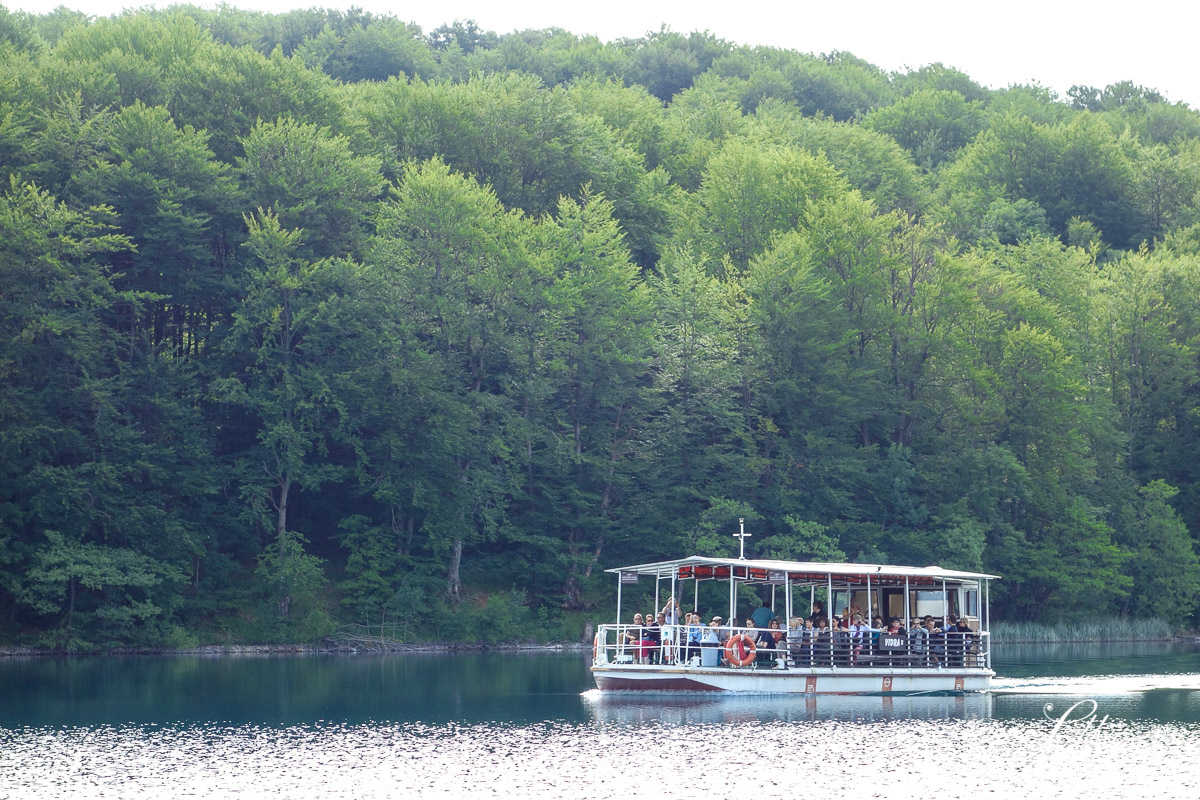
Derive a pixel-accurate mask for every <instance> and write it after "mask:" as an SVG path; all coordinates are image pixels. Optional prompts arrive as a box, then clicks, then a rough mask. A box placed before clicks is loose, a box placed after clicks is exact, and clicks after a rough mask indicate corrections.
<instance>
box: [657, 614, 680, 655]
mask: <svg viewBox="0 0 1200 800" xmlns="http://www.w3.org/2000/svg"><path fill="white" fill-rule="evenodd" d="M656 624H657V625H658V630H659V635H660V640H661V642H662V649H661V650H660V651H659V662H660V663H663V664H670V663H671V662H673V661H674V660H675V652H674V648H675V628H673V627H672V626H670V625H668V624H667V615H666V614H664V613H663V612H661V611H660V612H658V619H657V621H656Z"/></svg>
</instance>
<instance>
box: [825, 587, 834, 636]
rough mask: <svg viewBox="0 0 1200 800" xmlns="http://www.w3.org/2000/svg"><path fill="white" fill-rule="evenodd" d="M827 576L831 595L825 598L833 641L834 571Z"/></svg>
mask: <svg viewBox="0 0 1200 800" xmlns="http://www.w3.org/2000/svg"><path fill="white" fill-rule="evenodd" d="M825 578H826V579H827V580H828V581H829V588H828V589H827V591H828V593H829V596H828V597H826V598H825V613H826V614H828V615H829V630H830V632H831V634H830V635H831V638H830V641H833V639H832V631H833V573H832V572H830V573H827V574H826V575H825Z"/></svg>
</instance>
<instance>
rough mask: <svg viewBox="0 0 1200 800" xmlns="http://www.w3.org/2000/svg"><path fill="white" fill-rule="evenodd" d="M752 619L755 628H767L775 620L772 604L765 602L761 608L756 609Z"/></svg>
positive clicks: (751, 616)
mask: <svg viewBox="0 0 1200 800" xmlns="http://www.w3.org/2000/svg"><path fill="white" fill-rule="evenodd" d="M750 619H751V620H753V627H755V628H765V627H767V625H768V624H769V623H770V622H771V620H773V619H775V612H774V611H772V610H771V604H770V603H768V602H767V601H766V600H764V601H763V604H762V605H761V606H759V607H758V608H756V609H754V613H753V614H751V615H750Z"/></svg>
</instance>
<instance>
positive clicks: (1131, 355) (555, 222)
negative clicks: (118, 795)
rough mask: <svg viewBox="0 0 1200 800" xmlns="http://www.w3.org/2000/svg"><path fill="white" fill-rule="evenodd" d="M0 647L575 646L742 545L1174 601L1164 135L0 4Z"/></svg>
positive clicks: (1198, 289) (1179, 165) (1199, 413)
mask: <svg viewBox="0 0 1200 800" xmlns="http://www.w3.org/2000/svg"><path fill="white" fill-rule="evenodd" d="M0 179H2V181H0V379H2V380H0V476H2V477H0V641H3V642H9V641H13V642H28V643H34V644H41V645H46V646H56V647H65V648H84V647H110V646H114V645H155V644H157V645H162V644H168V645H184V644H188V643H193V642H198V641H200V640H210V639H217V640H226V641H246V640H254V639H257V640H264V639H279V640H297V639H311V638H315V637H319V636H322V635H327V634H330V633H332V632H334V631H335V630H336V629H338V627H339V626H344V625H352V624H359V625H362V624H369V625H375V626H382V625H391V626H393V627H392V628H391V630H392V631H393V632H394V633H396V634H397V635H402V636H409V637H419V636H425V637H435V638H456V639H480V640H485V641H487V640H495V639H497V638H498V637H500V636H502V635H512V633H513V632H514V631H524V632H526V633H529V634H531V635H534V636H542V637H552V636H575V635H577V633H578V623H579V622H580V621H581V620H582V619H583V618H584V617H594V616H598V615H603V614H606V613H607V611H605V610H604V609H605V608H606V606H607V604H608V602H609V600H610V598H611V592H612V588H613V587H611V586H609V585H608V584H607V582H606V581H602V580H601V579H600V578H601V572H602V571H603V569H604V568H606V567H609V566H613V565H615V564H618V563H634V562H639V561H649V560H653V559H659V558H667V557H672V556H680V555H686V554H689V553H691V552H695V551H702V552H704V553H707V554H712V555H720V554H727V553H730V552H733V547H734V544H733V541H732V539H730V538H729V537H727V536H726V535H725V534H726V533H727V532H732V530H733V529H734V528H735V525H736V520H737V518H738V517H744V518H746V519H747V520H748V522H750V523H751V524H752V525H753V529H754V531H755V534H756V535H755V538H753V539H751V540H750V543H749V547H750V549H751V550H752V551H753V552H754V553H755V554H758V555H763V556H775V557H789V558H842V557H845V558H850V559H870V560H882V561H892V562H898V563H917V564H927V563H940V564H942V565H944V566H948V567H959V568H964V569H982V570H988V571H994V572H997V573H999V574H1001V575H1003V576H1004V581H1002V582H1001V583H999V584H997V586H996V587H995V592H994V593H993V597H992V599H993V608H994V612H995V616H998V617H1001V618H1009V619H1033V620H1053V619H1058V618H1064V617H1067V616H1068V615H1075V614H1079V613H1085V614H1091V615H1096V614H1122V615H1133V616H1148V615H1154V614H1157V613H1161V610H1162V609H1170V610H1171V616H1172V619H1174V620H1179V619H1186V618H1189V617H1190V618H1192V619H1193V620H1194V619H1195V615H1196V613H1197V610H1198V604H1200V590H1198V588H1197V587H1200V560H1198V558H1197V546H1198V540H1200V466H1198V464H1197V459H1196V457H1195V454H1196V452H1197V448H1198V446H1200V422H1198V420H1200V322H1198V320H1200V300H1198V298H1200V114H1198V113H1197V112H1195V111H1193V110H1192V109H1189V108H1188V107H1186V106H1184V105H1181V104H1170V103H1167V102H1166V101H1165V100H1164V99H1163V98H1162V96H1161V95H1160V94H1159V93H1158V92H1156V91H1154V90H1153V89H1149V88H1145V87H1140V86H1136V85H1133V84H1132V83H1128V82H1125V83H1119V84H1114V85H1113V86H1109V87H1106V88H1104V89H1098V88H1093V87H1087V86H1077V87H1074V88H1073V89H1072V90H1071V92H1069V93H1068V97H1067V98H1065V99H1063V100H1060V99H1059V98H1056V97H1055V96H1054V95H1053V94H1052V93H1050V92H1048V91H1047V90H1045V89H1043V88H1041V87H1038V86H1014V87H1008V88H1006V89H1002V90H989V89H986V88H984V87H981V86H980V85H979V84H977V83H975V82H974V81H972V80H971V79H970V78H969V76H966V75H964V74H962V73H960V72H957V71H955V70H953V69H951V68H948V67H945V66H942V65H932V66H929V67H924V68H922V69H920V70H915V71H910V72H906V73H898V74H888V73H886V72H884V71H882V70H879V69H878V68H876V67H874V66H873V65H871V64H868V63H866V62H864V61H862V60H861V59H858V58H856V57H854V56H853V55H851V54H849V53H831V54H826V55H812V54H803V53H796V52H791V51H785V50H779V49H774V48H755V47H742V46H738V45H736V44H734V43H730V42H726V41H724V40H721V39H720V38H718V37H717V36H715V35H713V34H710V33H691V34H681V33H677V32H673V31H670V30H667V29H663V30H661V31H657V32H655V33H652V34H650V35H647V36H646V37H643V38H641V39H636V40H622V41H618V42H613V43H604V42H601V41H599V40H597V39H595V38H594V37H580V36H576V35H574V34H572V33H570V32H568V31H563V30H558V29H551V30H541V31H522V32H517V33H512V34H508V35H503V36H501V35H497V34H495V33H493V32H489V31H484V30H481V29H480V28H479V27H478V26H477V25H475V24H474V23H472V22H454V23H451V24H447V25H444V26H442V27H439V28H437V29H436V30H433V31H430V32H428V33H426V32H423V31H421V30H420V29H419V28H417V27H416V26H414V25H412V24H409V23H405V22H403V21H401V20H399V19H397V18H394V17H391V16H378V15H373V14H368V13H365V12H362V11H359V10H351V11H348V12H340V11H323V10H319V9H309V10H305V11H292V12H288V13H285V14H274V15H272V14H261V13H256V12H245V11H239V10H237V9H234V8H230V7H228V6H221V7H220V8H218V9H216V10H205V9H199V8H195V7H190V6H176V7H173V8H170V9H167V10H163V11H130V12H126V13H124V14H121V15H119V16H115V17H112V18H106V19H90V18H87V17H86V16H84V15H81V14H76V13H73V12H69V11H67V10H65V9H60V10H58V11H55V12H53V13H51V14H47V15H42V16H35V15H30V14H25V13H17V12H9V11H7V10H4V9H2V8H0Z"/></svg>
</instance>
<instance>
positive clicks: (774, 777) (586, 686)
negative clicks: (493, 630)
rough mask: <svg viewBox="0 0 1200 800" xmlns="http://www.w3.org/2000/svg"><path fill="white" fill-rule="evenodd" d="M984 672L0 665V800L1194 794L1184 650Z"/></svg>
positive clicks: (1003, 658) (578, 665)
mask: <svg viewBox="0 0 1200 800" xmlns="http://www.w3.org/2000/svg"><path fill="white" fill-rule="evenodd" d="M589 655H590V654H589ZM996 670H997V673H998V674H999V677H998V678H997V680H996V683H995V685H996V687H997V692H995V693H993V694H990V695H978V696H968V697H959V698H952V697H913V698H901V697H897V698H882V697H857V698H856V697H808V698H805V697H740V698H737V697H735V698H727V699H715V698H685V697H680V696H657V697H632V698H630V697H617V698H614V697H604V698H601V697H599V696H598V695H597V693H596V692H594V691H589V690H590V689H591V679H590V676H589V674H588V671H587V658H586V657H585V656H582V655H579V654H560V653H538V654H476V655H457V656H429V655H427V656H321V657H313V656H309V657H261V658H257V657H245V656H240V657H180V656H176V657H131V658H80V659H63V660H52V659H7V660H0V800H8V799H9V798H26V797H28V798H57V797H63V798H66V797H70V798H84V797H109V798H139V797H259V796H262V795H272V796H276V797H289V798H292V797H294V798H330V797H334V798H341V797H345V798H375V797H380V798H382V797H397V798H406V797H464V796H483V797H512V796H516V795H518V794H520V793H527V792H538V793H542V794H546V795H547V797H549V796H553V797H556V798H593V797H595V798H606V797H616V796H627V797H656V798H676V797H679V798H684V797H687V798H695V797H702V796H703V797H705V798H712V797H717V798H723V797H734V796H737V797H739V798H751V797H753V798H759V797H762V798H784V797H786V798H797V797H808V796H813V795H816V796H827V797H845V796H853V797H913V796H928V797H968V796H971V797H978V796H979V795H981V794H984V793H996V794H998V795H999V796H1008V795H1018V796H1022V795H1024V796H1028V797H1030V798H1040V797H1088V798H1097V797H1130V798H1161V797H1166V798H1174V797H1179V798H1195V797H1197V796H1200V648H1198V647H1197V646H1196V645H1194V644H1192V645H1162V644H1117V645H1105V646H1099V645H1087V646H1083V645H1069V646H1068V645H1059V646H1049V647H1048V646H1039V647H1032V646H1009V647H1007V648H1003V649H999V650H998V652H997V664H996ZM1047 704H1050V705H1051V706H1052V708H1050V709H1047V708H1046V706H1047ZM1093 708H1094V709H1095V713H1094V714H1093V715H1092V716H1091V717H1090V718H1088V719H1085V718H1084V717H1085V716H1087V715H1088V714H1089V712H1091V711H1092V710H1093ZM1068 712H1070V713H1069V714H1068V716H1067V718H1066V719H1065V720H1064V719H1063V714H1067V713H1068ZM551 793H552V795H551Z"/></svg>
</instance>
